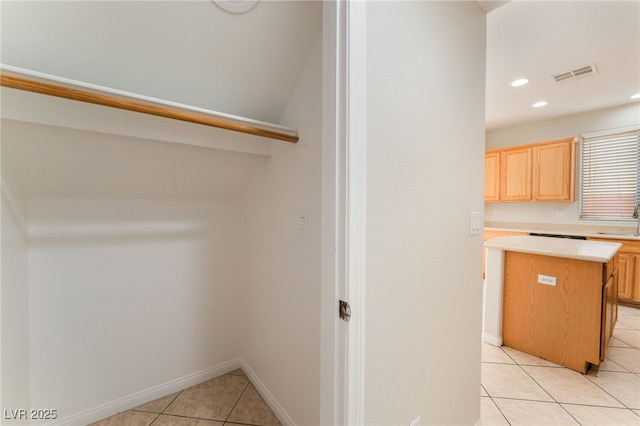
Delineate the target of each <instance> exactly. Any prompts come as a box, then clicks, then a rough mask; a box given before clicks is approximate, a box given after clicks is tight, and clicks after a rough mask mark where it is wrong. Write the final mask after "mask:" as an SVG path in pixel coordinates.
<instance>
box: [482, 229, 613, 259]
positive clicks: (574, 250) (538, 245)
mask: <svg viewBox="0 0 640 426" xmlns="http://www.w3.org/2000/svg"><path fill="white" fill-rule="evenodd" d="M484 246H485V247H487V248H496V249H500V250H505V251H517V252H521V253H531V254H539V255H543V256H555V257H566V258H569V259H580V260H587V261H592V262H601V263H607V262H609V261H610V260H611V259H612V258H613V256H614V255H615V254H616V253H617V252H618V250H619V249H620V247H622V244H620V243H610V242H603V241H589V240H573V239H567V238H550V237H531V236H525V235H517V236H512V237H498V238H492V239H490V240H487V241H486V242H485V243H484Z"/></svg>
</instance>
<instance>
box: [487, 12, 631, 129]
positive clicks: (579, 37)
mask: <svg viewBox="0 0 640 426" xmlns="http://www.w3.org/2000/svg"><path fill="white" fill-rule="evenodd" d="M590 64H595V65H596V69H597V71H598V74H597V75H593V76H591V77H586V78H583V79H579V80H575V81H569V82H564V83H560V84H558V83H555V82H554V81H553V79H552V78H551V75H555V74H559V73H563V72H565V71H570V70H574V69H577V68H580V67H582V66H585V65H590ZM518 77H526V78H528V79H529V80H530V83H529V84H528V85H526V86H523V87H519V88H513V87H511V86H510V83H511V81H513V80H514V79H516V78H518ZM639 92H640V2H639V1H518V0H514V1H511V2H508V3H507V4H504V5H502V6H500V7H498V8H497V9H495V10H493V11H491V12H490V13H489V14H488V15H487V92H486V96H487V98H486V106H487V108H486V125H487V128H489V129H491V128H499V127H505V126H510V125H514V124H518V123H522V122H527V121H535V120H540V119H547V118H552V117H557V116H562V115H568V114H574V113H579V112H584V111H589V110H595V109H600V108H605V107H610V106H615V105H621V104H624V103H629V102H634V101H633V100H631V99H629V97H630V96H631V95H633V94H635V93H639ZM539 100H545V101H547V102H548V105H547V106H546V107H543V108H532V107H531V105H532V104H533V103H534V102H536V101H539ZM636 102H637V101H636ZM638 121H639V122H640V117H638Z"/></svg>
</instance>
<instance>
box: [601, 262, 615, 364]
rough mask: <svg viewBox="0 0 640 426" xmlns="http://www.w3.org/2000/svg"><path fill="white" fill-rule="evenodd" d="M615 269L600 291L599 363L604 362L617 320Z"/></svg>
mask: <svg viewBox="0 0 640 426" xmlns="http://www.w3.org/2000/svg"><path fill="white" fill-rule="evenodd" d="M618 271H619V270H618V268H616V269H615V270H614V271H613V273H612V274H611V276H610V277H609V279H608V280H607V282H606V284H605V285H604V287H603V289H602V331H601V333H600V335H601V337H600V361H604V359H605V356H606V352H607V347H609V340H610V339H611V335H612V334H613V328H614V327H615V325H616V320H617V319H618V279H619V273H618Z"/></svg>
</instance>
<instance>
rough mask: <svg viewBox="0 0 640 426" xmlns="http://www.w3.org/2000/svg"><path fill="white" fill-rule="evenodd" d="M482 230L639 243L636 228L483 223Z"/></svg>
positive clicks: (634, 226) (639, 238) (639, 236)
mask: <svg viewBox="0 0 640 426" xmlns="http://www.w3.org/2000/svg"><path fill="white" fill-rule="evenodd" d="M484 229H486V230H492V231H516V232H528V233H532V232H534V233H545V234H555V235H575V236H581V237H592V238H610V239H616V240H632V241H640V235H635V233H636V230H637V226H636V225H633V226H606V225H574V224H558V223H525V222H489V221H485V223H484Z"/></svg>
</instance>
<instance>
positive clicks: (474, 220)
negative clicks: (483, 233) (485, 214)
mask: <svg viewBox="0 0 640 426" xmlns="http://www.w3.org/2000/svg"><path fill="white" fill-rule="evenodd" d="M480 229H482V216H481V215H480V212H471V213H470V215H469V235H478V234H479V233H480Z"/></svg>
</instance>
